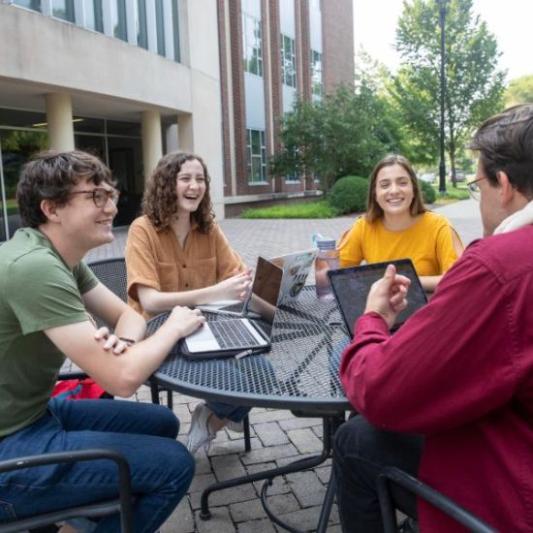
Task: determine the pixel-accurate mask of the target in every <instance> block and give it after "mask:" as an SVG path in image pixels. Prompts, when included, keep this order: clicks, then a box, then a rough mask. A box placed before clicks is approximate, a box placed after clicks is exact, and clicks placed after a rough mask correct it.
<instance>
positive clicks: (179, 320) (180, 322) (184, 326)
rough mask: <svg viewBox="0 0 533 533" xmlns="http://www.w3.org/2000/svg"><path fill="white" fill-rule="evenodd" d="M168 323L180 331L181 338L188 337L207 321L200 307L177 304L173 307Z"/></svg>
mask: <svg viewBox="0 0 533 533" xmlns="http://www.w3.org/2000/svg"><path fill="white" fill-rule="evenodd" d="M166 323H167V324H168V323H170V325H171V326H173V327H175V328H176V329H177V330H178V331H179V338H180V339H181V338H183V337H187V335H190V334H191V333H193V332H194V331H196V330H197V329H198V328H199V327H200V326H202V325H203V324H204V323H205V317H204V316H203V315H202V312H201V311H200V310H199V309H189V308H188V307H180V306H176V307H174V308H173V309H172V311H171V313H170V315H169V317H168V318H167V322H166Z"/></svg>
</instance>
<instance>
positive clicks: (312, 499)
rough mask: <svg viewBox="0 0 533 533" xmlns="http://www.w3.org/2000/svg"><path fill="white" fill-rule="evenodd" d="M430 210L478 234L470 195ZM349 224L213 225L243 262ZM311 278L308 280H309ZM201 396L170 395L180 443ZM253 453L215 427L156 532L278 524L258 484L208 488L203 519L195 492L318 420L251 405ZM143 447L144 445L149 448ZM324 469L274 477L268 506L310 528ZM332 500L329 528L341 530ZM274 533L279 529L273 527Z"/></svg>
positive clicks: (267, 460) (298, 450)
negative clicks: (185, 488)
mask: <svg viewBox="0 0 533 533" xmlns="http://www.w3.org/2000/svg"><path fill="white" fill-rule="evenodd" d="M436 211H438V212H440V213H442V214H444V215H445V216H447V217H448V218H449V219H450V220H451V222H452V224H453V225H454V226H455V228H456V229H457V231H458V232H459V234H460V235H461V238H462V239H463V242H464V243H465V244H468V243H469V242H470V241H472V240H473V239H475V238H479V237H480V236H481V233H482V231H481V223H480V220H479V214H478V204H477V203H476V202H474V201H472V200H466V201H462V202H457V203H455V204H451V205H448V206H446V207H443V208H440V209H437V210H436ZM352 223H353V217H341V218H336V219H328V220H241V219H226V220H223V221H221V223H220V225H221V227H222V229H223V231H224V233H225V234H226V236H227V237H228V239H229V241H230V243H231V245H232V246H233V247H234V248H235V250H236V251H238V252H239V253H240V254H241V256H242V257H243V259H244V260H245V262H246V263H247V264H249V265H254V264H255V262H256V259H257V256H258V255H259V254H260V255H263V256H265V257H272V256H275V255H279V254H283V253H288V252H292V251H296V250H302V249H305V248H308V247H309V246H310V245H311V235H312V234H313V233H314V232H318V233H321V234H323V235H326V236H330V237H334V238H337V239H338V237H339V236H340V235H341V234H342V233H343V232H344V231H345V230H347V229H348V228H349V227H350V226H351V224H352ZM125 240H126V230H125V229H118V230H117V231H116V239H115V241H114V242H113V243H112V244H110V245H106V246H102V247H100V248H97V249H95V250H93V251H92V252H91V253H90V254H89V255H88V257H87V259H88V260H95V259H104V258H107V257H120V256H123V255H124V245H125ZM310 281H311V282H312V280H310ZM130 399H131V400H134V401H150V394H149V390H148V389H147V388H146V387H142V388H141V389H140V390H139V391H138V392H137V394H136V395H135V396H134V397H132V398H130ZM199 401H200V400H199V399H197V398H192V397H187V396H184V395H181V394H177V393H176V394H174V411H175V413H176V415H177V416H178V417H179V419H180V421H181V428H180V436H179V439H180V440H181V441H182V442H185V438H186V435H187V432H188V430H189V425H190V419H191V413H192V411H193V410H194V407H195V406H196V404H197V403H198V402H199ZM250 422H251V433H252V451H251V452H250V453H247V454H246V453H244V452H243V450H244V444H243V441H242V438H241V437H240V435H238V434H235V433H229V432H226V431H225V430H223V431H220V432H219V435H218V436H217V439H216V440H215V441H214V443H213V445H212V446H211V450H210V452H209V455H208V456H207V455H205V454H204V453H203V452H201V453H199V454H198V455H197V462H196V467H197V468H196V476H195V479H194V480H193V483H192V485H191V488H190V491H189V493H188V494H187V497H186V498H184V499H183V500H182V502H181V503H180V505H179V506H178V508H177V509H176V511H175V512H174V514H173V515H172V516H171V517H170V518H169V520H168V521H167V523H166V524H165V526H164V527H163V529H162V531H164V532H168V533H170V532H174V533H192V532H199V533H208V532H213V533H233V532H235V531H238V532H239V533H244V532H253V533H262V532H275V531H278V528H277V527H275V526H274V525H272V523H271V522H270V520H269V519H268V518H267V516H266V514H265V512H264V510H263V508H262V506H261V503H260V501H259V497H258V494H259V491H260V488H261V486H262V485H261V484H249V485H243V486H241V487H236V488H233V489H227V490H224V491H220V492H218V493H215V494H213V495H212V496H211V498H210V505H211V511H212V514H213V518H212V519H211V520H209V521H202V520H201V519H200V518H199V516H198V509H199V506H200V494H201V491H202V490H203V488H204V487H206V486H207V485H209V484H210V483H212V482H214V481H222V480H225V479H228V478H231V477H236V476H240V475H243V474H245V473H253V472H257V471H261V470H266V469H268V468H272V467H274V466H280V465H284V464H286V463H287V462H290V461H293V460H296V459H301V458H302V457H304V456H306V455H309V454H313V453H318V452H319V451H320V449H321V446H322V444H321V436H322V423H321V420H320V419H316V418H311V419H304V418H296V417H294V416H293V415H292V414H291V413H290V412H288V411H284V410H273V409H254V410H253V411H252V412H251V414H250ZM148 453H149V451H148ZM329 475H330V466H329V462H328V463H326V464H325V465H324V466H321V467H319V468H316V469H315V470H313V471H307V472H300V473H297V474H292V475H290V476H287V477H286V479H277V480H276V481H275V482H274V485H273V486H272V487H271V488H270V489H269V494H271V495H272V497H270V498H269V503H270V506H271V508H272V509H273V510H274V512H275V513H276V514H278V515H280V516H281V517H282V518H283V519H284V520H285V521H287V522H288V523H290V524H291V525H292V526H293V527H295V528H298V529H301V530H306V531H312V530H313V529H314V528H315V526H316V524H317V522H318V516H319V514H320V508H321V505H322V501H323V498H324V495H325V491H326V488H327V482H328V480H329ZM340 530H341V529H340V526H339V520H338V514H337V509H336V507H335V506H334V509H333V512H332V516H331V519H330V527H329V528H328V531H329V532H332V533H336V532H340ZM279 531H281V530H279Z"/></svg>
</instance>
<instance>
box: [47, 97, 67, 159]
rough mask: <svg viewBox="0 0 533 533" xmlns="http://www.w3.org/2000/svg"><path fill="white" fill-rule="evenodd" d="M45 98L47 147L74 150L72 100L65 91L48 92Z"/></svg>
mask: <svg viewBox="0 0 533 533" xmlns="http://www.w3.org/2000/svg"><path fill="white" fill-rule="evenodd" d="M45 99H46V120H47V122H48V147H49V148H51V149H53V150H61V151H66V150H74V126H73V124H72V100H71V98H70V94H67V93H49V94H47V95H46V97H45Z"/></svg>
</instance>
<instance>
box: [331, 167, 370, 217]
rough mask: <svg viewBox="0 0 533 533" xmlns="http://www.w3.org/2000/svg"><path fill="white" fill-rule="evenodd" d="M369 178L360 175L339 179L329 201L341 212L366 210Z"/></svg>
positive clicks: (332, 189)
mask: <svg viewBox="0 0 533 533" xmlns="http://www.w3.org/2000/svg"><path fill="white" fill-rule="evenodd" d="M367 194H368V180H366V179H365V178H361V177H359V176H344V177H343V178H340V179H338V180H337V181H336V182H335V184H334V185H333V187H332V188H331V191H330V192H329V195H328V201H329V203H330V204H331V205H332V206H333V207H334V208H335V209H336V210H337V211H338V212H339V214H346V213H353V212H362V211H365V210H366V197H367Z"/></svg>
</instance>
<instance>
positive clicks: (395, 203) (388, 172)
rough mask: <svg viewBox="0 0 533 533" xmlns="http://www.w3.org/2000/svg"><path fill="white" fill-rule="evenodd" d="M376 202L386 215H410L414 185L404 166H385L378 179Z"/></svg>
mask: <svg viewBox="0 0 533 533" xmlns="http://www.w3.org/2000/svg"><path fill="white" fill-rule="evenodd" d="M375 183H376V191H375V193H376V202H377V203H378V205H379V206H380V207H381V209H383V212H384V213H385V215H403V214H405V213H410V209H411V204H412V203H413V198H414V191H413V183H412V181H411V178H410V176H409V173H408V172H407V170H405V168H404V167H403V166H402V165H398V164H394V165H387V166H384V167H383V168H382V169H381V170H380V171H379V172H378V175H377V177H376V182H375Z"/></svg>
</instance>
